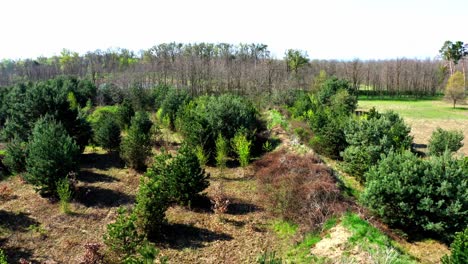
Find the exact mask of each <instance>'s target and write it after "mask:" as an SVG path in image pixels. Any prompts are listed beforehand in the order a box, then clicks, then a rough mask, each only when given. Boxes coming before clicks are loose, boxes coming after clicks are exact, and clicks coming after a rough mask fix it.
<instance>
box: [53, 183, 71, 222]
mask: <svg viewBox="0 0 468 264" xmlns="http://www.w3.org/2000/svg"><path fill="white" fill-rule="evenodd" d="M57 194H58V196H59V199H60V207H61V209H62V212H63V213H64V214H68V213H70V200H71V198H72V195H73V193H72V188H71V186H70V181H69V180H68V177H65V178H63V179H60V180H58V182H57Z"/></svg>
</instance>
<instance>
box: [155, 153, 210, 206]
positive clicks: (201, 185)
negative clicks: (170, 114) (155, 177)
mask: <svg viewBox="0 0 468 264" xmlns="http://www.w3.org/2000/svg"><path fill="white" fill-rule="evenodd" d="M164 175H165V178H166V179H167V181H168V183H169V186H170V190H171V197H172V198H173V199H174V200H175V201H176V202H178V203H181V204H190V202H191V201H193V199H194V198H195V197H196V196H197V195H198V194H199V193H200V192H202V191H203V190H205V189H206V188H208V186H209V182H208V178H209V176H210V175H209V174H206V173H205V170H204V169H202V168H201V167H200V163H199V161H198V158H197V155H196V154H195V152H194V151H193V150H192V149H191V148H190V147H189V146H188V145H186V144H184V145H183V146H182V147H181V148H180V149H179V151H178V154H177V156H175V157H174V159H173V160H172V161H171V162H170V163H169V165H168V167H167V168H166V169H165V171H164Z"/></svg>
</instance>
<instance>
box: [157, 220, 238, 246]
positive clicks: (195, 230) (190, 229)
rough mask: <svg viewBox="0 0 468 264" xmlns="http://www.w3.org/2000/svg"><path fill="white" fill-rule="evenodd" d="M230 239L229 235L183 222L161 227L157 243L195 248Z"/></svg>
mask: <svg viewBox="0 0 468 264" xmlns="http://www.w3.org/2000/svg"><path fill="white" fill-rule="evenodd" d="M232 239H233V237H232V236H231V235H228V234H225V233H221V232H214V231H211V230H208V229H205V228H199V227H195V226H190V225H184V224H167V225H165V226H164V227H163V228H162V231H161V238H160V239H158V243H160V244H161V245H162V246H166V247H169V248H172V249H184V248H194V249H196V248H202V247H205V245H204V243H210V242H214V241H230V240H232Z"/></svg>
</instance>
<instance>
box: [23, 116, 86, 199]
mask: <svg viewBox="0 0 468 264" xmlns="http://www.w3.org/2000/svg"><path fill="white" fill-rule="evenodd" d="M79 154H80V150H79V147H78V146H77V145H76V143H75V141H74V140H73V139H72V138H71V137H70V136H69V135H68V134H67V132H66V131H65V129H64V128H63V126H62V125H61V124H60V123H57V122H56V121H55V120H53V119H50V118H48V117H45V118H41V119H39V120H38V121H37V122H36V125H35V126H34V129H33V132H32V136H31V139H30V141H29V145H28V150H27V157H26V171H27V174H26V175H25V178H26V180H27V181H28V182H29V183H31V184H33V185H35V186H36V189H37V190H38V191H39V193H40V194H41V195H49V194H50V195H56V194H57V193H56V191H57V186H56V184H57V182H58V180H60V179H62V178H65V177H66V176H67V175H68V173H69V172H71V171H76V170H77V158H78V155H79Z"/></svg>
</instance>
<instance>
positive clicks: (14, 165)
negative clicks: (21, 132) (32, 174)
mask: <svg viewBox="0 0 468 264" xmlns="http://www.w3.org/2000/svg"><path fill="white" fill-rule="evenodd" d="M26 145H27V144H26V143H25V142H21V140H20V139H19V138H18V137H14V138H13V139H12V140H10V141H9V142H8V144H7V145H6V153H5V158H4V159H3V164H5V166H6V167H7V168H8V169H9V170H10V172H13V173H21V172H24V170H25V168H26Z"/></svg>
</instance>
